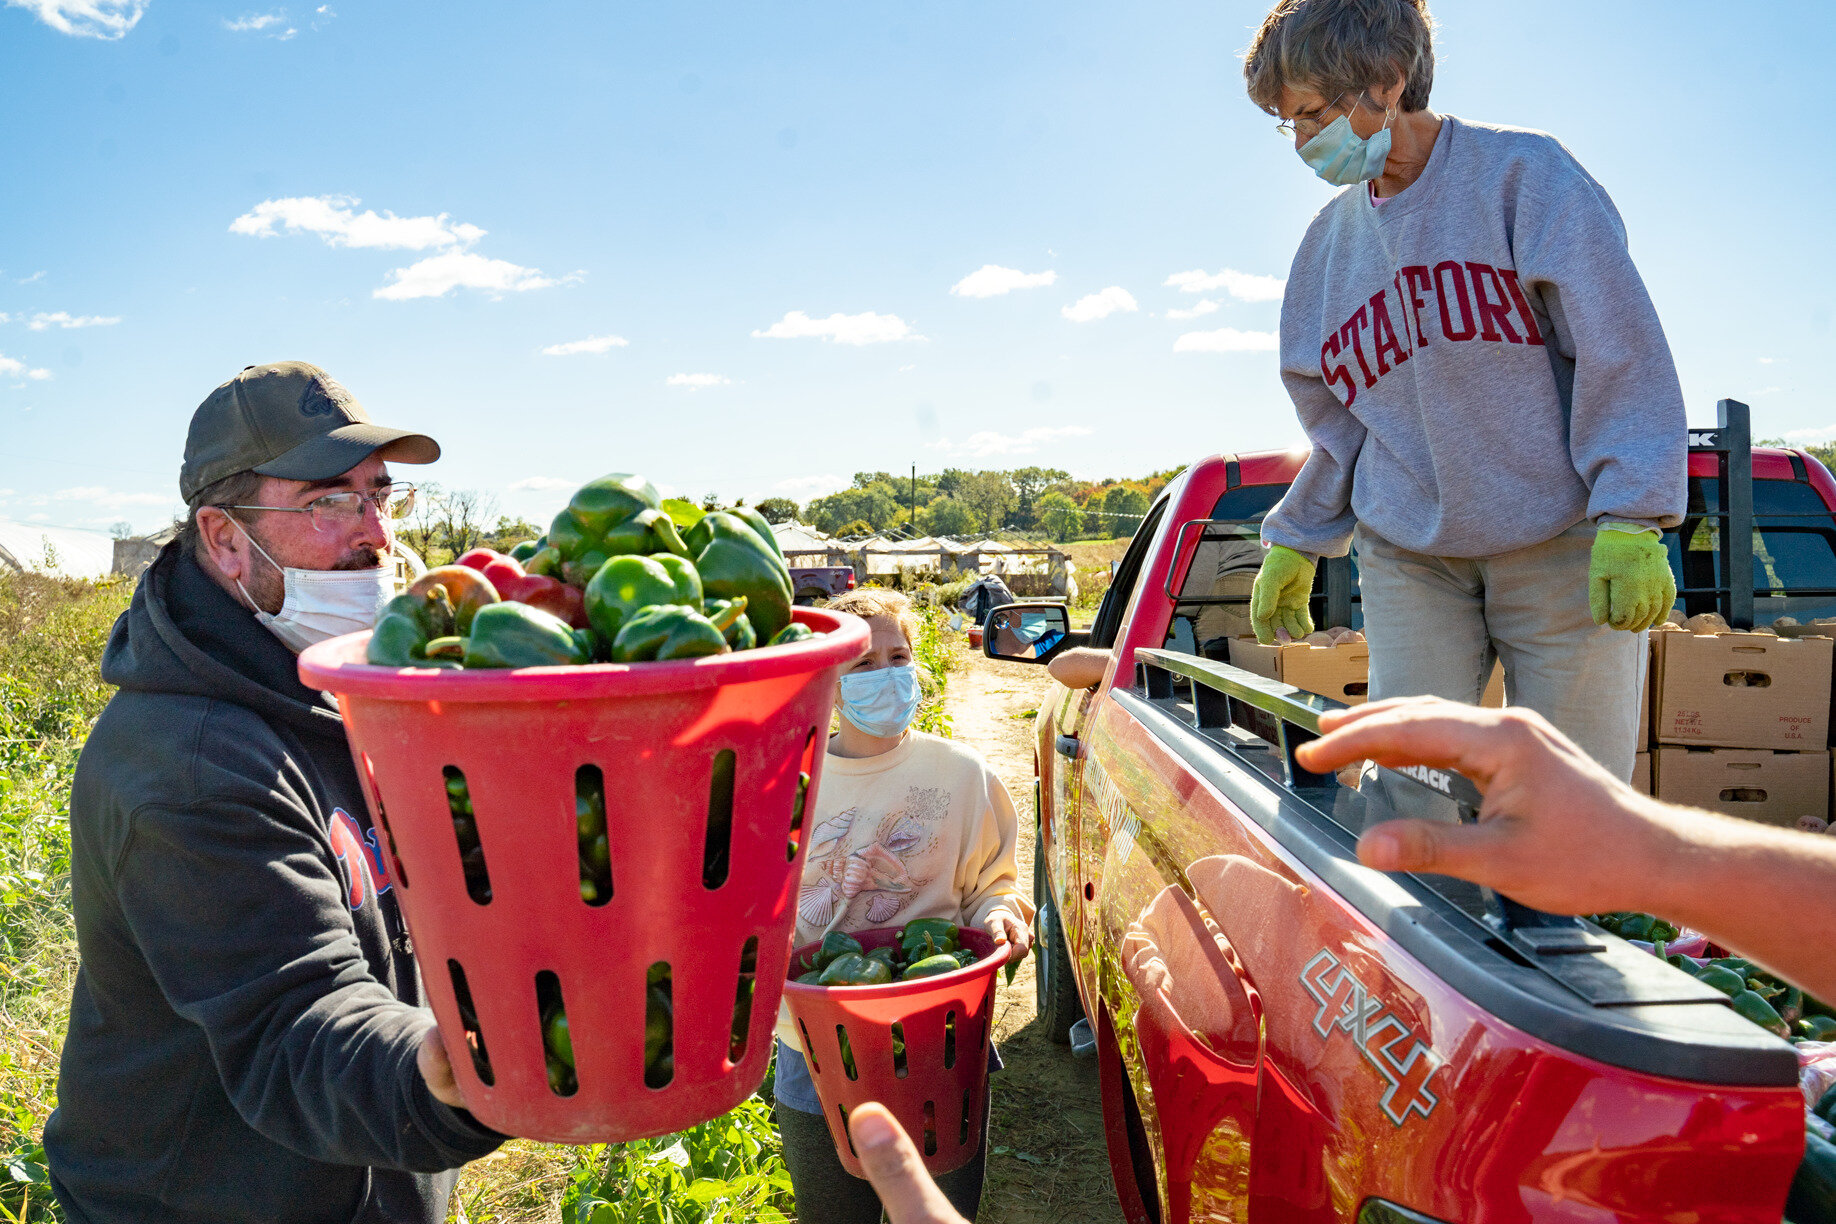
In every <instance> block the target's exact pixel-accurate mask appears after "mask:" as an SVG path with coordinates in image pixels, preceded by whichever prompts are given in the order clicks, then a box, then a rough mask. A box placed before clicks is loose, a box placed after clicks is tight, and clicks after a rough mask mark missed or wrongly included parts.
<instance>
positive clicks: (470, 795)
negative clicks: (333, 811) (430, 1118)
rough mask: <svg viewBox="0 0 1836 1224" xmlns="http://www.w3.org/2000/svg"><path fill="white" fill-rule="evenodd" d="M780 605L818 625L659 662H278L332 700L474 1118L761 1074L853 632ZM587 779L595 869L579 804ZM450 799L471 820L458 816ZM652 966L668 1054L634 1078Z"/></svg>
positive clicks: (573, 1114)
mask: <svg viewBox="0 0 1836 1224" xmlns="http://www.w3.org/2000/svg"><path fill="white" fill-rule="evenodd" d="M795 615H796V619H797V620H798V621H799V622H801V623H803V624H806V625H808V626H809V627H810V628H811V629H814V630H815V631H816V636H815V637H813V638H810V639H807V640H805V641H802V642H796V643H792V644H789V645H785V646H777V647H769V648H766V649H760V650H750V651H742V652H737V653H733V654H725V655H715V656H709V657H707V658H700V659H692V660H681V661H672V662H663V663H639V664H630V665H620V664H599V665H593V666H586V667H544V668H528V669H523V670H517V671H482V670H478V671H431V670H426V669H420V670H412V669H404V670H398V669H395V668H388V667H373V666H370V665H368V664H366V663H365V662H364V661H363V660H364V647H365V644H366V643H367V641H368V638H369V635H368V634H352V635H350V636H348V637H342V638H336V639H333V640H332V641H329V642H323V643H321V644H319V645H317V646H314V647H312V648H310V649H308V650H307V651H306V652H305V653H304V654H302V655H301V656H300V678H301V679H302V680H303V681H304V682H305V683H306V684H307V685H309V686H311V687H313V688H317V689H323V690H326V691H328V692H331V693H333V694H335V695H336V697H337V698H338V703H339V707H340V709H341V710H342V711H343V714H344V719H345V728H346V730H347V732H348V734H349V736H350V741H351V754H352V756H353V757H354V758H355V759H356V762H357V769H358V773H359V775H360V776H361V777H362V778H363V779H364V780H365V786H366V790H367V792H368V798H369V802H370V810H371V814H372V815H373V816H374V818H375V825H376V827H377V828H378V829H379V830H380V832H381V835H382V837H383V839H384V841H385V843H386V846H385V848H386V851H387V859H386V861H387V866H388V872H389V875H390V879H389V880H388V881H387V885H388V886H390V887H393V888H394V889H395V890H396V893H397V896H398V897H399V898H400V901H401V906H402V910H403V913H404V914H405V915H406V918H407V921H408V925H409V928H410V932H411V934H412V937H413V939H414V942H415V954H416V957H417V959H418V960H419V962H420V965H421V970H422V974H421V976H422V980H423V983H424V986H425V989H426V991H427V995H428V999H429V1001H430V1003H431V1004H432V1007H433V1010H434V1014H435V1016H436V1017H437V1018H438V1020H439V1023H440V1033H441V1037H442V1038H443V1040H444V1041H445V1044H446V1049H447V1053H448V1054H449V1056H450V1057H451V1058H452V1061H453V1067H454V1070H455V1071H456V1073H457V1074H458V1076H459V1080H460V1085H461V1088H462V1089H463V1091H464V1093H465V1098H466V1104H467V1106H468V1108H470V1109H471V1111H472V1113H473V1114H475V1115H476V1116H477V1117H478V1119H479V1120H480V1121H482V1122H484V1123H485V1124H486V1125H487V1126H491V1127H493V1128H495V1129H497V1130H500V1131H503V1132H505V1133H506V1134H512V1135H522V1136H526V1137H529V1138H536V1139H546V1140H551V1141H558V1142H563V1143H601V1142H617V1141H623V1140H628V1139H637V1138H643V1137H646V1136H650V1135H663V1134H669V1133H671V1132H673V1131H677V1130H681V1129H683V1128H684V1127H686V1126H691V1125H693V1124H695V1123H697V1122H703V1121H706V1120H707V1119H709V1118H713V1117H718V1116H719V1115H720V1114H723V1113H725V1112H726V1111H728V1110H729V1109H732V1108H733V1107H734V1106H735V1105H737V1104H739V1103H740V1102H741V1101H742V1100H744V1099H745V1098H746V1097H747V1096H748V1095H749V1094H751V1093H752V1092H753V1091H754V1090H755V1089H757V1087H758V1086H759V1083H760V1081H761V1080H763V1078H764V1076H765V1068H766V1065H767V1061H768V1060H769V1058H770V1055H771V1045H772V1043H771V1029H772V1026H773V1023H774V1022H775V1020H776V1013H777V1005H778V998H779V983H780V982H782V981H783V979H784V976H785V968H786V965H787V964H788V959H789V948H790V941H791V937H792V932H793V926H794V923H795V919H796V909H795V900H796V890H797V882H798V877H799V875H800V873H801V872H802V864H803V845H802V837H801V832H800V830H801V826H802V820H803V814H804V812H806V811H808V810H810V809H811V808H812V807H813V805H814V803H815V800H816V788H817V783H818V779H819V777H820V772H821V766H822V759H823V756H824V751H823V748H824V742H825V738H826V733H827V729H828V725H829V714H830V710H831V707H832V704H833V701H834V695H835V685H836V677H837V675H838V674H839V672H840V669H841V668H842V666H843V665H845V664H846V663H848V662H849V661H851V660H853V659H854V658H856V657H858V656H859V655H860V654H861V653H862V652H863V651H864V650H865V649H866V648H867V638H868V635H867V626H866V623H865V622H864V621H862V620H860V619H859V618H857V617H853V616H846V615H842V614H837V613H831V612H824V611H818V610H813V609H806V608H799V609H797V610H796V612H795ZM455 786H456V787H457V788H458V790H459V792H460V794H461V795H462V796H463V801H455V800H453V799H451V798H450V796H449V788H452V787H455ZM594 793H597V794H599V795H600V796H602V798H603V804H604V810H605V827H606V836H607V849H608V850H609V856H608V857H609V859H610V865H609V868H608V869H606V870H604V871H601V869H600V868H599V866H598V864H597V859H595V862H594V864H593V866H592V867H591V869H589V866H588V864H587V859H588V858H589V857H591V856H589V855H588V854H587V851H588V849H589V848H590V846H589V844H588V842H587V841H586V839H585V838H583V836H582V835H581V832H580V824H579V823H578V822H577V819H576V809H577V804H581V803H587V804H590V803H591V796H592V795H593V794H594ZM582 794H585V795H586V796H587V798H585V799H582V798H581V796H582ZM467 804H469V806H470V809H471V822H470V824H469V825H467V824H466V823H465V822H464V821H463V820H456V819H455V815H456V808H457V809H463V808H464V807H465V806H466V805H467ZM467 832H472V833H474V834H475V836H474V837H473V840H472V841H471V842H470V843H469V845H468V846H462V841H461V839H462V838H463V837H465V835H466V833H467ZM467 849H469V850H470V852H471V854H472V859H473V866H472V869H471V870H469V871H468V869H467V867H466V866H465V865H464V863H465V860H464V859H463V857H462V856H463V855H464V854H465V852H466V850H467ZM480 859H481V860H482V862H479V861H477V860H480ZM589 883H590V884H592V885H593V887H592V888H590V889H589V888H588V887H586V885H587V884H589ZM602 883H603V885H604V886H605V887H604V888H603V890H602V889H601V887H600V885H601V884H602ZM606 894H609V897H608V896H607V895H606ZM589 895H591V896H592V901H591V902H589V901H588V900H587V897H588V896H589ZM659 967H662V969H661V970H659ZM659 972H663V973H667V975H668V979H669V983H670V985H669V997H668V1002H669V1005H670V1006H669V1007H668V1008H667V1019H666V1020H663V1022H664V1023H667V1024H668V1026H669V1028H668V1030H667V1032H668V1039H669V1041H670V1043H671V1045H672V1047H673V1051H674V1066H673V1071H671V1072H670V1073H669V1075H668V1077H667V1078H664V1076H663V1075H662V1071H663V1066H662V1063H661V1060H659V1061H658V1063H657V1065H656V1066H654V1067H652V1068H651V1071H650V1075H649V1077H648V1079H649V1082H647V1076H646V1066H645V1062H646V1059H645V1041H646V1032H647V1025H649V1026H652V1027H651V1031H652V1032H653V1033H654V1032H657V1031H658V1030H656V1028H655V1027H654V1026H655V1025H656V1024H657V1023H658V1022H659V1020H660V1019H661V1018H662V1017H663V1016H664V1015H665V1008H663V1007H662V1006H661V1005H660V1004H659V1003H658V1002H657V1001H656V999H657V995H658V992H657V991H652V990H651V989H650V983H651V981H653V980H654V979H655V977H656V976H657V975H658V973H659ZM557 1005H558V1006H560V1007H562V1008H564V1009H565V1013H566V1016H567V1021H568V1028H569V1031H570V1034H571V1038H572V1044H573V1053H574V1066H575V1072H574V1075H573V1077H572V1082H568V1079H567V1077H565V1076H563V1077H562V1082H561V1083H560V1085H559V1086H558V1087H551V1084H550V1077H549V1061H548V1059H547V1056H546V1055H545V1053H544V1047H543V1035H542V1034H543V1018H544V1017H545V1016H546V1015H547V1014H548V1013H549V1012H550V1011H551V1010H552V1009H553V1008H554V1007H556V1006H557ZM564 1094H565V1095H564Z"/></svg>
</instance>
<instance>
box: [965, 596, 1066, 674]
mask: <svg viewBox="0 0 1836 1224" xmlns="http://www.w3.org/2000/svg"><path fill="white" fill-rule="evenodd" d="M1070 636H1071V614H1070V613H1069V612H1068V611H1066V609H1065V605H1063V604H1061V603H1011V604H1002V605H1001V606H1000V607H998V608H995V609H994V610H993V611H991V612H989V614H988V619H987V621H986V622H985V623H984V624H983V626H982V653H983V654H984V655H987V656H988V657H989V658H991V659H1006V660H1008V661H1009V662H1011V663H1044V662H1045V661H1046V660H1047V659H1050V658H1051V657H1052V656H1053V655H1054V654H1056V653H1058V651H1059V650H1060V649H1062V648H1063V647H1064V646H1065V645H1067V644H1068V640H1069V638H1070Z"/></svg>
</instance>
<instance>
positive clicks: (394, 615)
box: [364, 584, 458, 667]
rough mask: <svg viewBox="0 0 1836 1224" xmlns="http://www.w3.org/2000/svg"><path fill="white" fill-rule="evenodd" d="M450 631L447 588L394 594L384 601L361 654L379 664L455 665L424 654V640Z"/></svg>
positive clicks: (450, 610)
mask: <svg viewBox="0 0 1836 1224" xmlns="http://www.w3.org/2000/svg"><path fill="white" fill-rule="evenodd" d="M452 631H453V604H452V600H450V599H449V598H447V594H446V588H445V587H443V586H439V585H437V584H436V585H434V586H432V587H430V588H428V589H427V590H424V591H421V592H420V593H418V594H408V595H397V596H396V597H395V598H394V599H391V600H390V601H389V602H388V603H386V604H384V605H383V610H382V615H381V616H379V617H377V618H376V628H375V629H374V630H373V631H372V632H371V634H370V644H369V645H368V646H367V647H366V648H365V650H364V658H365V660H366V661H368V662H370V663H374V664H377V665H378V666H381V667H457V666H458V664H457V663H449V662H446V661H444V660H435V659H429V658H428V657H427V643H428V642H429V641H431V640H432V639H434V638H437V637H444V636H446V635H447V634H450V633H451V632H452Z"/></svg>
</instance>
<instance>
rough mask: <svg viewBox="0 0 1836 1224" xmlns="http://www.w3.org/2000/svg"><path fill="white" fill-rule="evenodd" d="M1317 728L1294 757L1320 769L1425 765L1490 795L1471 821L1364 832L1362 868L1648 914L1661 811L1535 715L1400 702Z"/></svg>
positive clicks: (1333, 716)
mask: <svg viewBox="0 0 1836 1224" xmlns="http://www.w3.org/2000/svg"><path fill="white" fill-rule="evenodd" d="M1320 730H1321V731H1322V732H1324V733H1325V734H1323V735H1322V736H1321V737H1320V738H1319V739H1317V740H1314V741H1313V742H1311V743H1309V744H1306V745H1304V746H1302V747H1301V748H1300V749H1299V751H1298V753H1297V756H1298V757H1299V760H1300V763H1301V765H1302V766H1304V767H1305V768H1307V769H1309V770H1312V771H1313V772H1315V773H1328V772H1331V771H1332V770H1334V769H1336V768H1338V767H1339V766H1341V765H1345V764H1348V763H1350V762H1353V761H1358V760H1361V759H1369V760H1373V761H1375V762H1377V763H1378V764H1379V765H1387V766H1392V767H1394V766H1402V765H1427V766H1430V767H1432V768H1435V769H1446V770H1452V771H1454V772H1456V773H1460V774H1464V775H1465V776H1466V777H1468V778H1470V779H1472V781H1473V783H1474V784H1475V785H1476V786H1478V788H1479V790H1480V791H1481V792H1483V794H1484V795H1485V804H1484V807H1483V809H1482V810H1481V812H1480V814H1479V823H1478V824H1476V825H1451V824H1435V823H1431V822H1429V821H1425V820H1393V821H1387V822H1385V823H1383V824H1380V825H1377V826H1375V827H1373V828H1370V829H1367V830H1365V832H1364V835H1363V836H1362V837H1360V838H1359V839H1358V858H1359V860H1360V861H1362V862H1363V863H1364V864H1365V865H1366V866H1368V867H1375V868H1377V869H1378V870H1380V871H1417V872H1433V873H1435V874H1439V875H1452V876H1458V877H1460V878H1461V879H1465V880H1471V881H1473V882H1475V883H1478V884H1484V885H1486V886H1488V887H1490V888H1493V889H1496V890H1497V891H1499V892H1502V893H1504V894H1506V895H1507V896H1509V897H1511V898H1513V899H1515V900H1517V901H1521V902H1523V903H1524V904H1525V905H1530V906H1534V907H1536V908H1537V909H1543V910H1549V911H1552V912H1554V913H1562V914H1575V913H1591V912H1597V911H1601V910H1612V909H1640V908H1645V905H1644V904H1642V902H1644V901H1645V900H1646V897H1647V895H1648V894H1647V890H1646V888H1645V887H1644V885H1643V883H1642V881H1643V880H1644V877H1645V876H1646V875H1647V874H1648V869H1649V867H1650V865H1652V864H1655V862H1656V861H1657V860H1658V858H1659V857H1660V856H1661V854H1662V852H1663V850H1664V848H1665V847H1666V845H1667V843H1668V840H1669V839H1668V837H1667V835H1666V831H1665V828H1664V825H1663V822H1662V821H1661V820H1660V819H1658V818H1657V815H1656V808H1657V805H1655V804H1654V803H1653V802H1652V801H1651V800H1649V799H1646V798H1645V797H1643V796H1640V795H1638V794H1637V793H1635V792H1634V791H1633V790H1632V789H1631V788H1630V787H1628V786H1626V785H1625V784H1624V783H1622V782H1620V781H1619V780H1618V779H1616V778H1614V777H1613V776H1612V775H1611V774H1609V773H1607V772H1606V770H1604V769H1602V768H1601V767H1600V766H1599V765H1597V764H1596V763H1595V762H1594V761H1593V760H1592V759H1590V758H1589V757H1588V756H1587V754H1586V753H1584V752H1582V751H1581V750H1580V749H1579V748H1577V747H1576V746H1575V745H1574V743H1573V742H1572V741H1570V740H1569V739H1567V738H1566V737H1565V736H1563V735H1562V733H1561V732H1559V731H1557V730H1556V729H1555V728H1554V727H1552V726H1550V725H1549V724H1548V723H1547V722H1546V721H1544V720H1543V719H1542V717H1540V716H1539V715H1537V714H1534V713H1531V712H1529V711H1527V710H1521V709H1504V710H1486V709H1479V708H1477V707H1474V706H1469V705H1460V704H1457V703H1455V702H1451V701H1441V700H1439V699H1436V698H1432V697H1407V698H1396V699H1392V700H1389V701H1375V702H1371V703H1370V704H1368V705H1362V706H1358V707H1356V708H1354V709H1350V710H1335V711H1333V712H1332V713H1329V714H1325V715H1322V716H1321V718H1320Z"/></svg>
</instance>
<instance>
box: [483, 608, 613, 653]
mask: <svg viewBox="0 0 1836 1224" xmlns="http://www.w3.org/2000/svg"><path fill="white" fill-rule="evenodd" d="M592 658H593V639H592V634H591V632H590V631H589V630H586V629H572V628H569V627H568V623H567V622H566V621H564V620H562V619H561V618H560V617H558V616H554V615H552V614H550V613H547V612H544V611H542V609H540V608H532V607H530V606H529V605H528V604H520V603H495V604H489V605H487V606H485V607H483V608H480V609H479V610H478V615H477V616H475V617H473V618H472V631H471V632H470V633H468V634H467V635H466V637H465V665H466V666H467V667H561V666H565V665H569V664H580V663H589V662H591V661H592Z"/></svg>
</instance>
